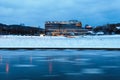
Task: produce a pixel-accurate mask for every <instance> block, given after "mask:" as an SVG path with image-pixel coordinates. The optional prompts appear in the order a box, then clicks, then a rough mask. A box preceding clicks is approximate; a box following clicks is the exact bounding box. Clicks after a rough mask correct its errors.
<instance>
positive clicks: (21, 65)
mask: <svg viewBox="0 0 120 80" xmlns="http://www.w3.org/2000/svg"><path fill="white" fill-rule="evenodd" d="M13 66H14V67H36V65H27V64H17V65H13Z"/></svg>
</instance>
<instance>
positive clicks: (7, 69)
mask: <svg viewBox="0 0 120 80" xmlns="http://www.w3.org/2000/svg"><path fill="white" fill-rule="evenodd" d="M8 72H9V64H8V63H6V73H8Z"/></svg>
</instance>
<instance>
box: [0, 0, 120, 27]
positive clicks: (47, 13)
mask: <svg viewBox="0 0 120 80" xmlns="http://www.w3.org/2000/svg"><path fill="white" fill-rule="evenodd" d="M119 3H120V1H119V0H109V1H107V0H99V1H98V0H42V1H41V0H12V1H10V0H0V22H3V23H8V24H13V23H16V24H19V23H25V24H27V25H35V26H37V25H41V26H43V24H44V22H45V21H48V20H69V19H78V20H80V21H82V22H83V23H84V24H91V25H99V24H106V23H108V22H110V23H111V22H119V19H118V18H119V17H120V16H119V14H120V11H119V10H120V5H119Z"/></svg>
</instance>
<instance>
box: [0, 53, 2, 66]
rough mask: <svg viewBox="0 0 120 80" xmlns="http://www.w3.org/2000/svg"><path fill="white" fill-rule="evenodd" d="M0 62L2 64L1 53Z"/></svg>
mask: <svg viewBox="0 0 120 80" xmlns="http://www.w3.org/2000/svg"><path fill="white" fill-rule="evenodd" d="M0 64H2V55H0Z"/></svg>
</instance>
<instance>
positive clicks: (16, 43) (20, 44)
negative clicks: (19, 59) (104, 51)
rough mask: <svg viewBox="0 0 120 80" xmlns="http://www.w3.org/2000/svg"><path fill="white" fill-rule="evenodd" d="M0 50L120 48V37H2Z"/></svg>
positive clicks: (0, 37) (0, 38)
mask: <svg viewBox="0 0 120 80" xmlns="http://www.w3.org/2000/svg"><path fill="white" fill-rule="evenodd" d="M0 48H108V49H109V48H117V49H119V48H120V35H100V36H75V37H74V38H67V37H63V36H59V37H54V36H13V35H11V36H0Z"/></svg>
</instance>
